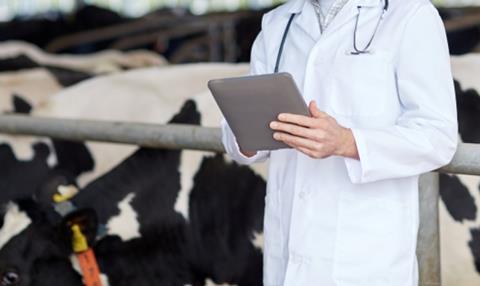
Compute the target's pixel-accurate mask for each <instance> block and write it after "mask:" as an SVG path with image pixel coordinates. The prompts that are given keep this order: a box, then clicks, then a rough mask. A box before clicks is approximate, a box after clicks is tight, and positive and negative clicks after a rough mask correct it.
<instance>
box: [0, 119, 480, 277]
mask: <svg viewBox="0 0 480 286" xmlns="http://www.w3.org/2000/svg"><path fill="white" fill-rule="evenodd" d="M0 133H6V134H12V135H32V136H43V137H51V138H56V139H65V140H72V141H98V142H110V143H119V144H133V145H138V146H142V147H151V148H166V149H190V150H202V151H213V152H224V149H223V146H222V144H221V140H220V138H221V131H220V129H219V128H207V127H199V126H192V125H182V124H169V125H156V124H144V123H125V122H108V121H88V120H72V119H54V118H39V117H30V116H25V115H0ZM438 172H443V173H454V174H469V175H480V144H478V145H477V144H460V145H459V147H458V150H457V153H456V154H455V156H454V158H453V160H452V162H451V163H450V164H449V165H448V166H445V167H443V168H441V169H440V170H438ZM438 172H433V173H429V174H425V175H423V176H421V178H420V229H419V235H418V241H417V256H418V261H419V271H420V285H421V286H439V285H441V269H440V237H439V214H438V204H439V175H438Z"/></svg>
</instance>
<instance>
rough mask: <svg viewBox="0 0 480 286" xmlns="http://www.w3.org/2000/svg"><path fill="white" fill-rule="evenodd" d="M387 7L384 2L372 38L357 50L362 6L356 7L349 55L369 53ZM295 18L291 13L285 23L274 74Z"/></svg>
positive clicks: (387, 1)
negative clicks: (356, 12)
mask: <svg viewBox="0 0 480 286" xmlns="http://www.w3.org/2000/svg"><path fill="white" fill-rule="evenodd" d="M389 5H390V3H389V0H385V5H384V6H383V11H382V15H381V16H380V18H379V19H378V22H377V25H376V26H375V30H374V32H373V34H372V37H371V38H370V40H369V41H368V43H367V45H366V46H365V47H364V48H363V49H359V48H358V46H357V31H358V22H359V19H360V10H361V8H363V7H362V6H357V8H358V15H357V20H356V21H355V30H354V32H353V49H354V51H352V52H350V54H351V55H361V54H367V53H369V49H370V46H371V45H372V43H373V40H374V39H375V35H376V34H377V31H378V29H379V28H380V24H381V22H382V20H383V17H384V15H385V13H386V12H387V11H388V8H389ZM295 16H296V14H295V13H292V14H291V15H290V18H289V19H288V22H287V26H286V27H285V31H284V32H283V36H282V41H281V42H280V47H279V49H278V55H277V60H276V62H275V68H274V72H275V73H278V70H279V67H280V61H281V59H282V55H283V49H284V47H285V42H286V40H287V36H288V32H289V30H290V26H291V25H292V22H293V19H294V18H295Z"/></svg>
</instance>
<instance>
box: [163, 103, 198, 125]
mask: <svg viewBox="0 0 480 286" xmlns="http://www.w3.org/2000/svg"><path fill="white" fill-rule="evenodd" d="M200 118H201V115H200V113H199V112H198V110H197V105H196V104H195V102H194V101H193V100H187V101H186V102H185V103H184V104H183V106H182V108H181V109H180V111H179V112H178V113H177V114H176V115H175V116H174V117H173V118H172V119H171V120H170V123H180V124H194V125H199V124H200Z"/></svg>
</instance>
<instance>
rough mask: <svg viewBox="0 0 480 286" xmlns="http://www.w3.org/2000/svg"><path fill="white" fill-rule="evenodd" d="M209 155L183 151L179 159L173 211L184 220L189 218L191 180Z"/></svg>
mask: <svg viewBox="0 0 480 286" xmlns="http://www.w3.org/2000/svg"><path fill="white" fill-rule="evenodd" d="M207 154H211V153H206V152H199V151H183V152H182V154H181V157H180V166H179V172H180V192H179V193H178V196H177V200H176V202H175V207H174V209H175V211H177V212H179V213H181V214H182V215H183V216H184V217H185V219H187V220H188V218H189V208H188V205H189V201H190V193H191V191H192V188H193V179H194V177H195V175H196V174H197V172H198V170H199V169H200V166H201V164H202V161H203V158H204V157H205V155H207Z"/></svg>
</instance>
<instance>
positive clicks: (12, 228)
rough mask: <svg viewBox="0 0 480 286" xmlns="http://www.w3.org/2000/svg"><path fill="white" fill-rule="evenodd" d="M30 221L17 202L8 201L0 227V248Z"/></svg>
mask: <svg viewBox="0 0 480 286" xmlns="http://www.w3.org/2000/svg"><path fill="white" fill-rule="evenodd" d="M31 223H32V220H31V219H30V218H29V217H28V215H27V214H26V213H25V212H23V211H21V210H20V209H19V208H18V205H17V204H14V203H9V204H8V205H7V209H6V213H5V216H4V222H3V226H2V228H1V229H0V249H2V248H3V247H4V246H5V244H7V243H8V242H9V241H10V239H12V238H13V237H14V236H16V235H17V234H19V233H21V232H22V231H23V230H24V229H26V228H27V227H28V226H29V225H30V224H31Z"/></svg>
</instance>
